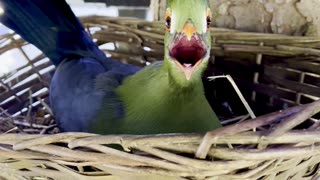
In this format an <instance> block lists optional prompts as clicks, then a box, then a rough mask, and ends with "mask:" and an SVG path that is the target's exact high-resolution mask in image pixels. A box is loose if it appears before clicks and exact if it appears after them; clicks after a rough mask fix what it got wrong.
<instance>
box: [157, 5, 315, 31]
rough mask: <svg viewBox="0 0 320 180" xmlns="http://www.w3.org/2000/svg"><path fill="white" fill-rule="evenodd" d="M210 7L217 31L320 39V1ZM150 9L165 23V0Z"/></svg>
mask: <svg viewBox="0 0 320 180" xmlns="http://www.w3.org/2000/svg"><path fill="white" fill-rule="evenodd" d="M187 1H188V0H186V2H187ZM210 3H211V6H212V7H211V9H212V12H213V20H214V21H213V26H215V27H223V28H232V29H238V30H243V31H252V32H266V33H281V34H288V35H309V36H320V0H210ZM151 6H152V8H153V10H154V18H155V20H162V19H163V14H164V11H165V0H152V1H151Z"/></svg>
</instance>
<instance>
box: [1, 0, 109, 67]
mask: <svg viewBox="0 0 320 180" xmlns="http://www.w3.org/2000/svg"><path fill="white" fill-rule="evenodd" d="M0 3H1V5H2V7H3V8H4V14H2V15H0V21H1V22H2V23H3V24H4V25H5V26H7V27H9V28H11V29H12V30H14V31H15V32H17V33H18V34H19V35H21V36H22V38H24V39H25V40H27V41H28V42H30V43H32V44H34V45H35V46H36V47H38V48H39V49H40V50H41V51H42V52H44V53H45V54H46V55H47V56H48V57H49V58H50V59H51V61H52V62H53V64H55V65H58V64H59V63H60V62H61V61H63V60H64V59H65V58H74V57H91V58H94V59H98V60H106V57H105V55H104V53H103V52H102V51H100V50H99V48H98V47H97V46H96V45H95V43H94V42H93V41H92V39H91V38H90V36H89V35H88V34H87V33H86V31H85V30H84V28H83V26H82V25H81V24H80V22H79V21H78V19H77V18H76V17H75V15H74V14H73V13H72V11H71V9H70V7H69V5H68V4H67V3H66V2H65V1H64V0H0Z"/></svg>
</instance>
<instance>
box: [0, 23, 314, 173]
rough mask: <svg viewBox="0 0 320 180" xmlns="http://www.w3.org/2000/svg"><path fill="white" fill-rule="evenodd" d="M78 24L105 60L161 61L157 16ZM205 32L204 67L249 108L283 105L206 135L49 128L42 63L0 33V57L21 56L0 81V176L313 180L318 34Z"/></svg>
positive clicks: (46, 70)
mask: <svg viewBox="0 0 320 180" xmlns="http://www.w3.org/2000/svg"><path fill="white" fill-rule="evenodd" d="M82 22H83V24H84V25H85V27H86V28H87V29H88V32H89V33H90V34H91V36H92V38H93V39H95V40H96V42H97V44H98V45H101V46H100V47H101V49H102V50H104V51H105V52H106V54H107V55H108V56H112V57H113V58H114V59H117V60H120V61H122V62H124V63H131V64H135V65H139V66H144V65H146V64H147V63H151V62H154V61H157V60H161V59H162V57H163V35H164V28H163V24H162V23H160V22H145V21H142V20H137V19H126V18H125V19H124V18H106V17H87V18H83V19H82ZM211 31H212V39H213V41H212V54H213V56H212V59H211V62H212V64H214V65H213V66H211V67H210V68H209V69H210V71H208V72H207V73H208V74H209V75H213V74H214V75H218V74H222V73H225V74H231V75H232V77H233V78H234V79H235V81H236V83H237V84H238V85H239V86H240V89H241V91H242V92H243V93H244V95H245V97H246V98H247V99H248V100H249V103H250V104H251V105H252V106H253V108H254V109H255V108H256V109H257V110H259V111H261V112H263V111H264V110H265V109H268V111H270V110H280V109H285V110H282V111H277V112H275V113H271V114H267V115H262V116H260V117H258V118H256V119H249V118H248V116H240V117H237V118H234V119H232V120H227V121H224V123H225V124H228V125H226V126H224V127H223V128H220V129H216V130H214V131H212V132H208V133H206V134H164V135H139V136H138V135H96V134H88V133H58V132H59V130H58V129H57V127H56V126H55V123H54V120H53V116H52V113H51V110H50V104H49V102H48V101H47V97H48V86H49V84H50V77H51V74H52V72H53V71H54V68H53V67H52V65H51V63H50V62H49V61H45V60H43V59H44V58H45V57H44V56H43V55H39V56H37V57H35V58H32V59H31V58H29V56H28V55H27V53H26V52H25V51H24V49H23V48H22V47H23V46H25V45H27V43H26V42H24V41H23V40H21V39H19V38H18V39H17V38H14V35H13V34H8V35H4V36H2V37H0V43H1V49H0V52H1V53H4V52H6V51H8V50H10V49H13V48H18V49H19V50H20V51H21V52H22V54H25V58H26V59H27V61H28V64H27V65H26V66H24V67H22V68H19V69H18V70H17V71H15V72H12V73H9V74H7V75H5V76H3V77H1V79H0V95H1V96H0V102H1V119H0V126H1V131H2V132H3V133H2V134H0V169H1V171H0V178H1V177H3V178H7V179H24V178H26V179H44V178H52V179H66V178H67V177H68V179H108V178H110V179H113V178H116V177H120V178H133V179H134V178H136V179H143V178H144V179H161V178H163V179H170V178H172V179H176V178H182V179H317V178H320V166H319V164H320V122H319V120H317V115H316V114H317V113H318V112H319V111H320V101H315V100H316V99H318V98H317V97H320V68H319V66H320V59H319V57H320V50H319V48H320V39H317V38H314V37H291V36H284V35H275V34H260V33H249V32H239V31H234V30H228V29H215V28H213V29H212V30H211ZM105 44H110V45H112V46H113V49H106V48H105V47H106V46H104V45H105ZM30 67H31V68H30ZM50 67H51V68H50ZM28 68H29V69H28ZM239 69H241V71H240V70H239ZM30 76H32V77H34V78H30ZM56 133H57V134H56ZM49 134H51V135H49Z"/></svg>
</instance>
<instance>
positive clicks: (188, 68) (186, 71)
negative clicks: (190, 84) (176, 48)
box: [174, 60, 202, 81]
mask: <svg viewBox="0 0 320 180" xmlns="http://www.w3.org/2000/svg"><path fill="white" fill-rule="evenodd" d="M201 61H202V60H199V61H198V62H197V63H196V64H195V65H191V64H183V65H182V64H180V63H179V61H177V60H174V62H175V64H176V65H177V66H178V67H179V68H180V69H181V70H182V71H183V72H184V75H185V76H186V79H187V80H188V81H189V80H190V79H191V76H192V73H193V72H194V70H195V69H196V68H197V67H198V66H199V64H200V63H201Z"/></svg>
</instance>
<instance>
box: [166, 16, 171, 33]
mask: <svg viewBox="0 0 320 180" xmlns="http://www.w3.org/2000/svg"><path fill="white" fill-rule="evenodd" d="M170 27H171V17H169V16H168V17H166V28H167V30H168V31H169V30H170Z"/></svg>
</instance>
